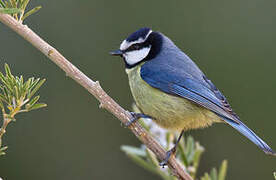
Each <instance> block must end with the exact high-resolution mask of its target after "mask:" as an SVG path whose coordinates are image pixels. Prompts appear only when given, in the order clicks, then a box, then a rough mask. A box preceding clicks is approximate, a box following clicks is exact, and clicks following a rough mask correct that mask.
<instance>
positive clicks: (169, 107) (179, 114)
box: [127, 66, 222, 131]
mask: <svg viewBox="0 0 276 180" xmlns="http://www.w3.org/2000/svg"><path fill="white" fill-rule="evenodd" d="M139 72H140V66H138V67H135V68H134V69H131V70H128V71H127V74H128V77H129V85H130V89H131V92H132V95H133V98H134V100H135V102H136V105H137V106H138V107H139V109H140V110H141V111H142V112H143V113H144V114H146V115H148V116H151V117H152V118H153V120H155V121H156V123H157V124H159V125H160V126H162V127H164V128H167V129H172V130H178V131H181V130H188V129H196V128H203V127H206V126H209V125H211V124H212V123H213V122H222V121H221V120H220V118H219V117H218V116H217V115H216V114H214V113H213V112H211V111H209V110H207V109H206V108H203V107H201V106H199V105H196V104H194V103H192V102H191V101H189V100H186V99H184V98H181V97H178V96H173V95H169V94H166V93H164V92H162V91H160V90H158V89H156V88H153V87H151V86H150V85H148V84H147V83H146V82H145V81H144V80H142V78H141V77H140V73H139Z"/></svg>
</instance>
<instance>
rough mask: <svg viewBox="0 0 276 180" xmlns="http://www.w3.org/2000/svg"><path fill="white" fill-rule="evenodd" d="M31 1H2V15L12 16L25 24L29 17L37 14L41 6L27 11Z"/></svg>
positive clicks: (0, 2)
mask: <svg viewBox="0 0 276 180" xmlns="http://www.w3.org/2000/svg"><path fill="white" fill-rule="evenodd" d="M29 2H30V0H0V13H5V14H10V15H12V16H13V17H14V18H15V19H16V20H18V21H20V22H23V21H24V19H26V18H27V17H28V16H30V15H32V14H34V13H36V12H37V11H38V10H39V9H41V6H37V7H35V8H33V9H31V10H29V11H26V8H27V5H28V4H29Z"/></svg>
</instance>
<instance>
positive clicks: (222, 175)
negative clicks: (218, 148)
mask: <svg viewBox="0 0 276 180" xmlns="http://www.w3.org/2000/svg"><path fill="white" fill-rule="evenodd" d="M226 172H227V160H223V161H222V163H221V166H220V169H219V175H218V180H224V179H225V177H226Z"/></svg>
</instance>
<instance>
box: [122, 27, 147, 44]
mask: <svg viewBox="0 0 276 180" xmlns="http://www.w3.org/2000/svg"><path fill="white" fill-rule="evenodd" d="M150 30H151V29H150V28H147V27H144V28H141V29H139V30H138V31H136V32H134V33H132V34H131V35H129V36H128V38H127V39H126V40H127V41H128V42H132V41H136V40H138V39H139V38H143V39H145V38H146V36H147V34H148V33H149V31H150Z"/></svg>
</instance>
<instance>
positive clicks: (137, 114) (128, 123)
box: [126, 112, 152, 127]
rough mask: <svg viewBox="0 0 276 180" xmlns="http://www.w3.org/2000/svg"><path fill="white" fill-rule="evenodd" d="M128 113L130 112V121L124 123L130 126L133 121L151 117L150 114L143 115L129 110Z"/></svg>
mask: <svg viewBox="0 0 276 180" xmlns="http://www.w3.org/2000/svg"><path fill="white" fill-rule="evenodd" d="M130 114H131V116H132V118H131V119H130V121H128V122H127V123H126V127H129V126H131V125H132V124H133V123H135V122H136V121H137V120H138V119H140V118H150V119H152V118H151V117H150V116H148V115H145V114H143V113H136V112H130Z"/></svg>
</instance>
